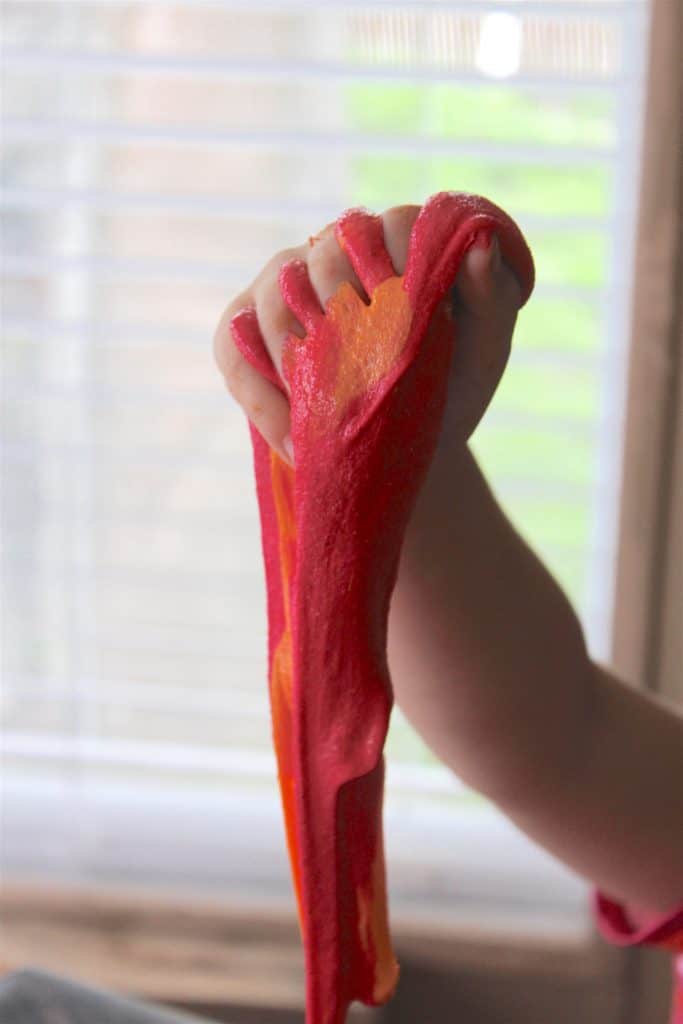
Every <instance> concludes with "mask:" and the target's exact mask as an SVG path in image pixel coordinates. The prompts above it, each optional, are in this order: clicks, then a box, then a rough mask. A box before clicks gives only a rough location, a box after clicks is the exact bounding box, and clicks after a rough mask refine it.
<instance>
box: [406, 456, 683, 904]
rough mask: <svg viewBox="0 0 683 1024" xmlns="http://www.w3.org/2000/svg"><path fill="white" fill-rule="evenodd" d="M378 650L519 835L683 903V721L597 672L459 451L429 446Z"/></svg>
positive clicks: (617, 884)
mask: <svg viewBox="0 0 683 1024" xmlns="http://www.w3.org/2000/svg"><path fill="white" fill-rule="evenodd" d="M492 638H493V639H492ZM389 656H390V663H391V667H392V677H393V679H394V685H395V688H396V695H397V700H398V703H399V704H400V705H401V707H402V708H403V710H404V711H405V713H406V714H407V716H408V717H409V718H410V719H411V720H412V722H413V723H414V725H415V726H416V727H417V729H418V730H419V731H420V732H421V733H422V735H423V736H424V738H425V739H426V741H427V742H428V743H429V745H430V746H431V747H432V749H433V750H434V751H435V752H436V753H437V754H438V756H439V757H440V758H441V759H442V760H443V761H445V762H446V763H447V764H448V765H449V766H450V767H451V768H452V769H453V770H454V771H455V772H456V773H457V774H458V775H459V776H460V777H461V778H462V779H463V780H464V781H465V782H466V783H468V784H469V785H471V786H473V787H474V788H476V789H478V790H479V791H480V792H482V793H484V794H485V795H487V796H488V797H489V798H491V799H492V800H494V801H495V802H496V803H498V804H499V805H500V806H501V808H502V809H503V810H504V811H505V813H507V814H508V815H509V816H510V817H511V818H512V819H513V820H515V821H516V822H517V824H519V825H520V827H522V828H523V829H524V830H525V831H526V832H527V833H528V834H530V835H531V836H532V837H533V838H535V839H536V840H537V841H538V842H540V843H541V844H542V845H544V846H545V847H546V848H547V849H549V850H551V852H553V853H555V854H556V855H557V856H559V857H560V858H561V859H563V860H564V861H565V862H566V863H568V864H569V865H570V866H572V867H573V868H574V869H576V870H577V871H579V872H581V873H583V874H584V875H585V876H586V877H588V878H590V879H592V880H593V881H594V882H596V883H597V884H599V885H602V886H603V887H605V888H606V889H607V890H608V891H609V892H612V893H613V894H614V895H615V896H618V897H620V898H622V899H630V900H632V901H636V902H639V903H641V904H643V905H644V906H650V907H652V908H653V909H657V908H658V907H661V908H664V907H665V906H666V905H667V904H670V903H672V902H673V901H675V900H676V899H679V900H680V898H682V897H683V892H682V891H681V888H683V877H682V876H683V867H682V865H683V838H681V837H680V831H681V830H680V828H678V830H677V831H678V834H679V838H678V840H677V841H676V839H675V837H674V835H673V833H674V831H675V828H676V822H678V823H680V820H681V816H682V815H683V808H682V807H681V783H680V779H681V776H682V774H683V754H682V753H681V751H683V726H682V725H681V720H680V719H678V718H676V716H675V715H673V714H672V713H671V712H669V711H666V710H662V709H661V708H660V707H659V706H658V705H656V704H654V703H652V702H648V701H646V700H645V699H644V698H642V697H640V696H638V695H633V694H631V693H629V692H628V691H627V690H626V689H625V688H624V687H623V686H621V685H620V684H618V683H615V682H614V681H611V680H610V679H609V677H607V676H606V675H604V674H603V673H600V672H599V671H598V670H596V668H595V666H593V665H592V663H591V662H590V660H589V658H588V655H587V652H586V649H585V645H584V641H583V637H582V633H581V629H580V627H579V624H578V622H577V620H576V617H575V615H574V613H573V611H572V610H571V607H570V606H569V604H568V602H567V600H566V599H565V597H564V595H563V594H562V592H561V590H560V588H559V587H558V586H557V584H556V583H555V582H554V580H553V579H552V577H551V576H550V575H549V574H548V573H547V571H546V570H545V569H544V567H543V566H542V565H541V563H540V562H539V561H538V559H537V558H536V557H535V556H534V555H533V553H532V552H531V551H530V550H529V548H528V547H527V546H526V545H525V544H524V542H523V541H522V540H521V538H520V537H519V536H518V535H517V533H516V532H515V531H514V529H513V528H512V526H511V525H510V523H509V522H508V521H507V519H506V518H505V516H504V515H503V513H502V512H501V510H500V508H499V507H498V505H497V503H496V501H495V499H494V498H493V496H492V494H491V492H490V491H489V489H488V487H487V485H486V482H485V480H484V478H483V476H482V475H481V473H480V472H479V470H478V467H477V466H476V463H475V461H474V459H473V458H472V456H471V455H470V454H469V452H467V451H464V450H462V449H461V450H458V449H453V450H451V451H448V450H447V449H442V450H440V451H439V453H438V454H437V458H436V461H435V464H434V466H433V468H432V472H431V474H430V477H429V479H428V480H427V482H426V484H425V488H424V490H423V492H422V494H421V496H420V501H419V504H418V506H417V508H416V510H415V514H414V517H413V520H412V522H411V526H410V529H409V532H408V535H407V537H406V543H405V545H404V551H403V557H402V563H401V572H400V575H399V584H398V586H397V589H396V593H395V595H394V601H393V604H392V611H391V617H390V636H389ZM634 701H635V702H636V706H635V707H634V704H633V702H634ZM644 705H646V706H644ZM635 748H637V749H635ZM677 802H678V803H677ZM644 864H647V865H648V867H647V868H646V869H644V868H643V865H644ZM655 866H656V867H655Z"/></svg>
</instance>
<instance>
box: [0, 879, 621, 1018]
mask: <svg viewBox="0 0 683 1024" xmlns="http://www.w3.org/2000/svg"><path fill="white" fill-rule="evenodd" d="M0 916H1V918H2V921H3V928H2V935H1V936H0V964H1V965H2V968H3V969H4V970H14V969H19V968H22V967H26V966H33V967H39V968H42V969H44V970H48V971H51V972H54V973H57V974H61V975H65V976H67V977H71V978H73V979H75V980H78V981H82V982H85V983H90V984H96V985H99V986H102V987H104V988H107V989H110V990H112V991H118V992H125V993H129V994H134V995H137V996H141V997H143V998H148V999H152V1000H157V1001H162V1002H171V1003H182V1004H184V1005H186V1006H192V1005H201V1006H202V1007H207V1006H211V1005H215V1006H221V1007H223V1006H226V1005H241V1006H245V1007H248V1006H259V1007H263V1008H264V1009H266V1008H277V1009H295V1010H298V1009H301V1007H302V1005H303V1004H302V994H303V991H304V988H303V966H302V956H301V946H300V940H299V933H298V927H297V924H296V920H295V918H294V916H293V914H292V912H291V910H289V911H288V910H285V909H283V908H277V907H273V908H270V909H268V910H266V908H265V907H264V906H263V904H262V903H261V905H259V903H258V901H254V905H253V906H251V907H249V906H248V901H247V899H246V898H242V900H241V901H232V900H230V901H228V900H222V901H219V902H217V901H215V900H209V899H208V898H207V897H206V896H205V895H204V896H200V897H190V895H189V894H187V893H185V894H184V895H182V896H181V895H179V894H178V893H173V894H164V893H161V892H157V893H155V894H153V895H151V894H150V893H149V892H144V891H140V890H138V891H136V890H133V889H130V888H127V889H115V888H109V889H104V888H99V889H98V888H95V887H85V886H68V885H60V886H55V885H52V886H47V885H45V884H40V883H32V882H26V881H24V882H19V881H16V882H12V883H10V884H6V885H5V887H4V890H3V891H2V893H1V894H0ZM546 924H547V927H546V928H545V929H543V928H541V927H540V922H537V925H539V927H537V928H536V929H531V930H528V931H523V930H522V931H519V930H518V931H517V932H516V933H515V934H514V941H512V938H513V936H512V933H511V932H508V931H507V930H503V931H501V930H500V929H497V928H493V927H492V925H491V923H489V924H488V925H487V924H486V922H482V921H480V922H479V923H478V924H476V925H475V923H474V920H470V921H469V922H467V921H462V920H460V921H458V922H454V921H451V922H450V923H449V925H448V927H446V924H445V922H442V923H441V926H440V927H439V926H435V922H432V923H427V921H426V920H425V919H423V920H422V921H420V920H418V919H416V918H413V919H411V918H410V917H409V916H406V915H403V914H401V913H398V914H395V915H394V916H393V933H394V939H395V944H396V950H397V954H398V956H399V959H400V960H401V961H402V963H404V964H406V963H407V964H415V963H417V964H420V965H425V964H429V965H430V967H431V968H433V969H438V968H439V967H440V966H441V967H443V968H444V969H447V971H448V972H449V973H452V974H455V973H457V972H467V973H477V972H482V971H484V972H485V974H486V977H487V984H488V982H489V981H491V982H493V981H495V978H496V977H503V976H507V977H509V976H510V975H514V976H515V978H516V979H519V980H520V982H521V981H525V982H529V983H530V984H532V985H535V984H536V983H537V980H538V979H539V978H543V979H546V980H547V979H550V978H558V979H562V980H563V982H564V983H567V982H568V981H576V983H577V985H581V986H584V987H585V986H589V987H590V986H593V987H594V986H598V985H599V986H604V985H605V984H606V983H608V982H609V981H610V980H612V981H613V982H614V983H615V985H616V983H617V976H618V972H619V963H620V959H619V956H618V955H617V954H615V951H612V950H610V949H608V948H607V947H604V946H602V945H599V944H597V943H596V942H595V941H594V939H593V937H592V935H591V933H590V931H589V930H588V929H586V928H584V930H583V931H582V932H581V933H580V932H578V931H576V930H574V932H573V933H572V931H571V929H564V931H563V930H562V929H561V928H560V927H559V922H555V926H554V927H553V926H552V924H551V923H550V922H547V923H546ZM264 965H267V968H266V969H264Z"/></svg>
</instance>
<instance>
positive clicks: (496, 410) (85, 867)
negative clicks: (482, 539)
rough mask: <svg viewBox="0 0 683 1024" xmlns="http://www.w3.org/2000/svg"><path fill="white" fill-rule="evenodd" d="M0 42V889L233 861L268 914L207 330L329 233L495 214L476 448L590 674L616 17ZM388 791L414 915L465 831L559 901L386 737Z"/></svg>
mask: <svg viewBox="0 0 683 1024" xmlns="http://www.w3.org/2000/svg"><path fill="white" fill-rule="evenodd" d="M3 23H4V55H3V93H4V124H3V142H4V153H3V157H2V193H1V197H2V212H3V220H4V231H3V236H4V242H3V288H4V298H3V327H4V357H3V362H4V395H3V398H4V414H3V415H4V425H3V437H2V459H3V492H4V496H3V535H4V543H3V588H4V589H3V632H4V636H5V643H4V652H3V680H2V716H3V718H2V721H3V762H2V771H3V810H4V815H5V829H4V857H5V862H6V864H7V865H8V867H9V868H10V869H11V870H13V871H16V872H19V873H26V872H29V871H42V872H44V871H48V870H49V871H57V872H60V873H67V874H70V875H71V876H74V877H78V878H82V877H99V878H101V877H110V876H111V877H121V876H124V875H125V876H126V877H129V878H131V877H132V878H136V879H139V880H143V881H147V882H150V881H152V882H153V881H156V880H158V879H162V880H164V879H166V880H168V879H171V880H176V881H177V879H179V878H183V879H185V880H188V881H193V882H196V881H209V882H210V881H211V880H220V881H221V884H223V883H225V884H228V883H229V882H230V881H231V880H234V879H235V878H237V876H238V874H239V872H238V864H239V865H241V867H240V869H239V870H241V871H242V872H243V875H242V876H240V877H243V878H248V879H251V880H252V881H254V884H255V885H258V886H259V887H260V890H261V891H262V892H266V891H269V890H268V886H269V885H270V884H271V883H272V881H273V879H284V877H285V868H284V855H283V853H282V841H281V827H280V825H279V823H278V817H277V815H278V811H277V801H276V795H275V785H274V771H273V757H272V754H271V749H270V735H269V721H268V710H267V701H266V682H265V609H264V592H263V584H262V568H261V559H260V548H259V540H258V525H257V516H256V506H255V500H254V495H253V485H252V475H251V455H250V446H249V443H248V437H247V431H246V427H245V423H244V419H243V416H242V413H241V412H240V410H239V409H238V408H236V406H235V405H234V404H233V403H232V401H231V399H230V398H229V396H228V395H227V394H226V393H225V391H224V390H223V388H222V386H221V384H220V382H219V380H218V377H217V374H216V372H215V371H214V368H213V365H212V360H211V356H210V339H211V335H212V330H213V327H214V324H215V322H216V320H217V318H218V316H219V314H220V312H221V310H222V308H223V306H224V305H225V304H226V302H227V301H228V299H229V298H230V297H231V295H232V294H233V293H234V292H235V291H236V290H238V289H239V288H241V287H242V286H243V285H244V284H245V283H246V282H247V281H248V280H249V279H250V277H251V276H253V275H254V274H255V273H256V271H257V270H258V268H259V266H260V265H261V264H262V263H263V262H264V261H265V259H267V258H268V257H269V255H271V254H272V253H273V252H274V251H275V250H277V249H280V248H282V247H284V246H287V245H291V244H296V243H298V242H299V241H300V240H301V239H302V238H305V237H307V236H308V235H309V234H310V233H312V232H313V231H314V230H316V229H317V228H318V227H319V226H320V225H321V224H324V223H325V222H327V221H329V220H331V219H332V218H333V217H334V216H336V214H337V213H338V212H339V211H340V210H341V209H343V208H344V207H346V206H349V205H352V204H357V203H364V204H367V205H369V206H371V207H375V208H383V207H386V206H388V205H391V204H393V203H397V202H407V201H408V202H410V201H417V202H419V201H422V200H423V199H424V198H426V196H428V195H429V194H430V193H432V192H434V191H437V190H440V189H465V190H470V191H475V192H481V193H483V194H484V195H488V196H489V197H491V198H492V199H494V200H495V201H496V202H498V203H499V204H501V205H502V206H504V207H505V208H506V209H508V210H509V211H510V212H511V213H512V215H513V216H514V217H515V218H517V219H518V221H519V222H520V224H521V225H522V227H523V228H524V230H525V231H526V232H527V235H528V238H529V240H530V242H531V245H532V248H533V250H534V252H535V255H536V260H537V267H538V287H537V290H536V294H535V298H534V299H533V301H532V303H531V305H530V307H529V308H528V310H527V311H525V313H524V314H523V316H522V318H521V321H520V324H519V328H518V332H517V338H516V345H515V349H514V355H513V358H512V362H511V365H510V368H509V370H508V373H507V375H506V377H505V380H504V382H503V384H502V387H501V389H500V392H499V394H498V396H497V398H496V400H495V403H494V406H493V408H492V410H491V412H490V413H489V415H488V416H487V418H486V420H485V423H484V425H483V426H482V427H481V429H480V430H479V432H478V434H477V436H476V438H475V442H474V443H475V448H476V451H477V453H478V455H479V456H480V458H481V460H482V462H483V465H484V467H485V468H486V470H487V472H488V473H489V474H490V476H491V479H492V480H493V482H494V485H495V487H496V489H497V492H498V493H499V495H500V497H501V499H502V501H503V502H504V504H505V506H506V508H507V509H508V511H509V513H510V514H511V516H512V517H513V519H514V520H515V522H516V523H517V524H518V525H519V526H520V528H521V529H522V530H523V532H524V533H525V534H526V535H527V536H528V537H529V538H530V540H531V541H532V543H533V544H534V545H535V546H536V548H537V549H538V550H539V551H540V552H541V554H542V555H543V557H544V558H545V559H547V561H548V562H549V564H550V566H551V567H552V569H553V570H554V572H555V573H556V574H557V575H558V577H559V578H560V579H561V581H562V582H563V584H564V585H565V587H566V588H567V590H568V591H569V593H570V594H571V596H572V598H573V599H574V600H575V601H576V602H577V604H578V605H579V607H580V608H581V610H582V613H583V616H584V621H585V624H586V627H587V629H588V632H589V635H590V638H591V642H592V644H593V647H594V649H595V650H596V651H597V652H598V653H599V652H604V651H605V650H606V647H607V643H608V623H609V617H610V606H611V595H610V589H611V580H612V571H613V550H614V538H615V515H616V501H615V499H616V492H617V489H618V482H619V453H620V444H619V438H620V433H621V409H622V395H623V388H622V380H623V374H622V367H623V365H624V362H625V360H624V346H625V343H626V333H627V332H626V320H627V310H628V295H629V273H630V252H631V235H632V229H633V209H634V200H635V195H636V186H637V161H638V136H639V127H638V126H639V104H640V92H641V81H642V76H641V64H642V59H643V52H644V42H645V28H646V24H645V9H644V5H643V4H642V3H640V2H637V0H601V2H597V0H596V2H591V0H558V2H554V3H553V2H547V3H546V2H542V0H528V2H522V0H519V2H506V3H479V2H469V3H465V2H462V3H447V2H442V3H439V2H434V3H423V4H390V3H377V2H365V3H362V4H361V3H347V4H318V5H316V4H305V3H285V2H279V3H276V2H272V3H261V2H251V3H249V4H244V3H236V2H235V3H232V2H214V3H202V2H198V0H197V2H190V0H185V2H180V0H178V2H161V0H158V2H135V3H124V2H120V3H115V2H111V3H106V2H90V3H80V2H68V3H67V2H59V0H53V2H45V3H37V2H32V0H22V2H11V0H10V2H6V3H5V4H4V13H3ZM389 786H390V793H391V794H392V795H391V800H390V817H391V814H392V813H393V814H394V817H395V818H396V821H397V822H403V827H404V828H405V827H411V828H413V829H414V828H416V827H418V825H419V828H420V829H421V835H422V836H423V840H424V843H423V846H424V849H421V850H419V851H417V853H416V854H415V850H414V849H413V853H414V854H415V855H416V856H417V859H418V861H419V862H420V864H421V865H422V868H423V869H424V870H423V876H424V877H428V878H430V879H431V881H432V882H434V883H435V884H436V881H438V880H439V878H441V876H440V875H438V871H437V867H436V866H435V865H438V864H440V863H441V861H440V860H439V857H438V851H439V849H441V850H445V849H446V848H448V847H450V849H451V850H452V849H453V845H454V844H453V843H452V839H453V836H454V835H455V836H456V838H457V837H458V836H460V835H465V836H467V835H470V836H471V835H472V834H474V833H473V832H472V829H474V830H475V831H476V829H479V833H481V834H484V832H486V830H488V832H486V835H488V836H489V839H490V838H491V837H494V838H495V840H496V842H495V843H493V844H492V845H493V846H496V844H498V846H500V844H504V845H505V849H506V861H507V862H508V869H507V871H508V874H507V875H506V878H509V877H510V872H512V873H513V874H514V871H515V870H516V869H515V867H514V865H515V864H517V863H518V864H519V865H520V871H522V870H523V865H524V864H527V865H528V864H530V863H532V862H533V864H534V870H535V871H536V872H537V875H538V877H546V879H547V882H548V892H550V891H551V890H552V891H553V892H557V891H559V890H558V889H557V886H558V885H560V880H561V879H562V880H565V881H566V879H565V876H564V875H560V874H559V873H558V872H557V870H556V869H555V868H554V866H553V865H552V864H551V862H550V861H548V860H545V859H542V858H539V859H536V860H533V857H534V855H533V854H532V852H531V849H530V847H529V846H528V845H526V844H524V843H523V842H522V841H521V840H520V839H519V838H518V837H517V835H516V833H514V831H513V830H511V829H509V828H508V827H507V826H505V825H504V824H503V823H502V822H501V821H500V820H499V819H498V818H496V816H495V815H493V814H492V812H490V811H488V809H486V808H483V807H482V806H481V805H480V804H479V803H478V802H477V801H475V800H473V799H472V797H471V796H470V795H469V794H467V793H464V792H463V791H462V790H461V789H460V788H459V787H458V784H457V782H455V780H451V779H450V778H449V777H448V775H447V774H446V773H445V772H444V771H443V770H441V769H440V768H439V767H438V766H436V765H435V764H434V763H433V760H432V759H431V758H430V757H429V756H428V755H427V754H426V752H425V750H424V748H423V747H422V745H421V744H420V743H419V742H418V740H417V739H416V738H415V737H414V736H413V734H412V733H411V732H410V730H409V729H408V727H407V726H406V725H405V724H404V723H403V722H402V721H401V719H400V716H397V717H396V721H395V724H394V726H393V728H392V734H391V738H390V769H389ZM416 798H417V799H416ZM427 798H429V799H427ZM428 804H429V805H430V806H433V807H435V808H436V812H437V813H436V816H435V817H434V818H430V819H429V822H428V821H427V819H426V818H424V813H425V811H424V808H425V807H426V806H427V805H428ZM392 808H393V809H394V810H393V811H392ZM392 820H393V819H392ZM430 823H431V824H430ZM473 823H477V824H476V828H475V825H474V824H473ZM396 827H397V828H399V826H398V824H397V826H396ZM392 828H393V826H392V825H391V823H390V829H389V832H390V835H389V842H390V847H391V846H392V844H393V847H394V849H395V863H396V864H398V865H399V866H398V867H394V869H393V870H394V877H400V863H399V862H400V861H401V843H400V842H399V840H398V839H397V838H395V837H396V836H398V835H399V832H396V833H394V832H392ZM449 830H450V831H449ZM481 830H484V832H482V831H481ZM399 831H400V829H399ZM479 833H477V834H479ZM414 834H415V833H414V832H413V835H414ZM392 836H394V838H393V839H392ZM38 837H39V840H38ZM271 837H274V838H271ZM273 844H275V846H273ZM455 845H457V844H455ZM465 845H467V844H465ZM411 846H412V847H413V848H414V843H412V844H411ZM460 846H462V844H460ZM435 851H436V852H435ZM454 856H456V855H454ZM457 856H460V855H457ZM462 856H463V857H464V856H465V854H463V855H462ZM259 858H260V859H259ZM430 858H431V859H430ZM434 858H436V859H434ZM515 858H517V860H516V859H515ZM475 860H476V857H473V856H470V861H471V862H472V863H470V864H469V868H468V870H469V871H470V875H469V876H468V877H469V878H470V886H469V891H470V892H472V893H475V894H476V892H477V891H478V890H477V885H476V884H475V882H476V879H475V876H476V867H475V865H474V861H475ZM171 864H173V865H174V866H173V868H171V866H170V865H171ZM430 864H431V868H430V869H429V870H426V868H425V866H427V867H428V866H429V865H430ZM421 870H422V869H421ZM453 870H454V873H456V871H457V870H458V867H457V865H456V866H454V868H453ZM430 871H431V875H430V873H429V872H430ZM544 871H545V872H546V875H545V876H544V875H543V872H544ZM444 879H445V876H444V878H441V881H442V882H443V884H444V885H446V884H447V880H444ZM473 879H475V881H473ZM435 880H436V881H435ZM483 884H484V883H483V882H482V885H483ZM566 885H567V886H569V882H566ZM569 887H570V886H569ZM572 891H574V890H572Z"/></svg>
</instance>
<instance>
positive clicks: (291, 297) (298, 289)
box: [279, 259, 324, 334]
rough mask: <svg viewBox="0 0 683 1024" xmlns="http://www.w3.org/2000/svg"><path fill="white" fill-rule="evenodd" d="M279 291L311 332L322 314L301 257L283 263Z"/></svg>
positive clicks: (298, 318) (295, 314)
mask: <svg viewBox="0 0 683 1024" xmlns="http://www.w3.org/2000/svg"><path fill="white" fill-rule="evenodd" d="M279 284H280V292H281V294H282V298H283V299H284V300H285V303H286V305H287V306H288V307H289V309H290V310H291V312H292V313H293V314H294V316H295V317H296V319H297V320H298V321H299V322H300V323H302V324H303V325H304V327H305V328H306V332H307V333H308V334H311V333H312V332H313V331H315V329H316V328H317V327H319V325H320V322H321V320H322V318H323V316H324V314H323V310H322V306H321V305H320V300H319V299H318V296H317V294H316V292H315V289H314V288H313V285H312V284H311V279H310V277H309V276H308V266H307V265H306V262H305V261H304V260H301V259H295V260H289V261H288V262H287V263H283V264H282V266H281V268H280V276H279Z"/></svg>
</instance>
